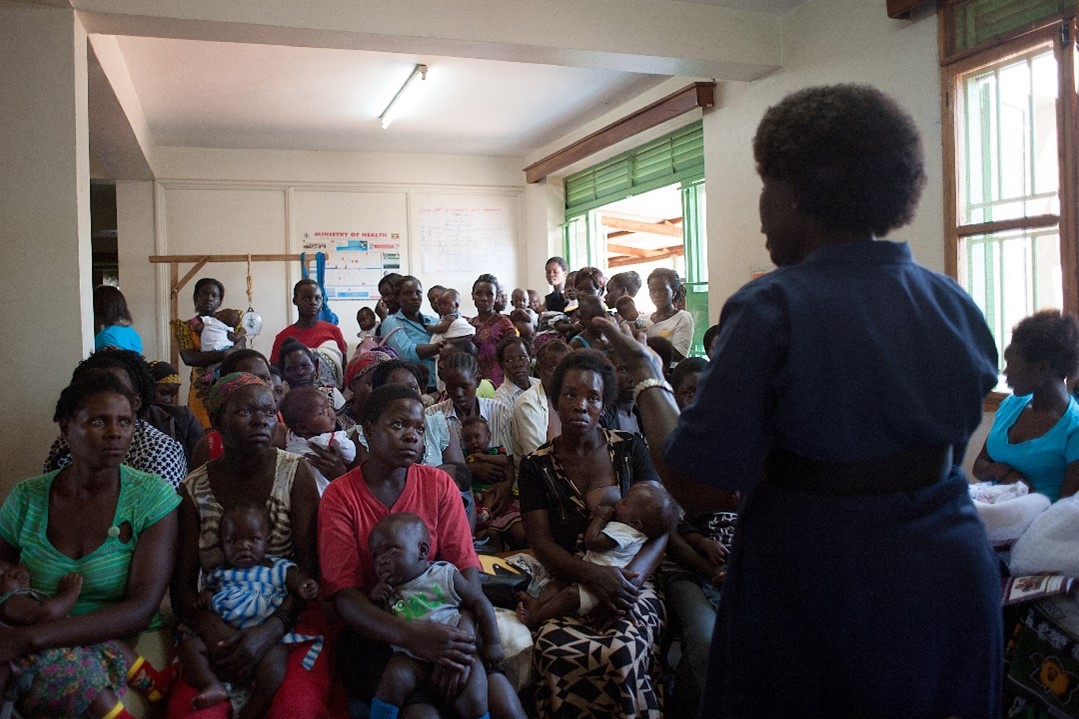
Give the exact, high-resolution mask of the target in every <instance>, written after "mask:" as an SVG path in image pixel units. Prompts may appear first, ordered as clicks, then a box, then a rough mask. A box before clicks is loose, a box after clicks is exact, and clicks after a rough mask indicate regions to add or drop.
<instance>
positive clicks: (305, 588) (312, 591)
mask: <svg viewBox="0 0 1079 719" xmlns="http://www.w3.org/2000/svg"><path fill="white" fill-rule="evenodd" d="M300 596H301V597H303V598H304V599H308V600H310V599H314V598H315V597H317V596H318V582H316V581H315V580H314V579H310V578H308V579H305V580H303V582H302V583H301V584H300Z"/></svg>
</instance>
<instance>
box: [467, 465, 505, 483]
mask: <svg viewBox="0 0 1079 719" xmlns="http://www.w3.org/2000/svg"><path fill="white" fill-rule="evenodd" d="M468 469H469V470H470V471H471V472H472V474H473V476H475V477H476V479H478V480H479V481H481V482H483V483H484V484H498V483H500V482H503V481H505V479H506V473H505V471H504V470H503V469H502V468H501V467H499V466H498V465H495V464H489V463H487V462H472V463H471V464H469V465H468Z"/></svg>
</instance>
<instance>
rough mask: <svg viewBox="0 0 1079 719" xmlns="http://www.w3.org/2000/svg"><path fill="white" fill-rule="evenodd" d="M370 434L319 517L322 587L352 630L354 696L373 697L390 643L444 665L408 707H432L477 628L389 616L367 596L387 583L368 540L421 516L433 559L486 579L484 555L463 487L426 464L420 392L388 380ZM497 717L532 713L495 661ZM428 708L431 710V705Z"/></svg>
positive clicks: (342, 655) (449, 686)
mask: <svg viewBox="0 0 1079 719" xmlns="http://www.w3.org/2000/svg"><path fill="white" fill-rule="evenodd" d="M363 429H364V436H365V437H366V438H367V443H368V447H369V449H370V454H369V456H368V457H367V459H366V460H365V461H364V462H363V464H361V465H360V466H359V467H357V468H356V469H353V470H352V471H351V472H349V473H348V474H346V475H344V476H343V477H340V478H338V479H337V480H336V481H334V482H332V483H331V484H330V486H329V487H327V488H326V493H325V494H324V495H323V499H322V504H321V505H320V507H319V517H318V546H319V566H320V568H321V570H322V587H323V591H324V592H325V594H326V596H328V597H332V598H333V601H334V606H335V607H336V609H337V612H338V614H339V615H340V617H341V618H342V619H343V620H344V621H345V623H346V624H347V625H348V627H347V628H346V629H345V630H343V631H342V632H341V634H340V635H339V638H338V645H337V655H338V667H339V668H340V670H341V673H342V678H343V680H344V683H345V686H346V688H347V689H348V693H349V695H350V696H351V697H353V698H358V699H361V700H363V701H366V702H370V701H371V698H372V697H373V696H374V692H375V689H376V687H377V686H378V681H379V677H380V676H381V675H382V671H383V669H384V668H385V665H386V662H387V661H388V660H389V657H390V654H391V651H392V650H391V646H396V647H401V648H404V649H407V650H408V651H410V652H411V653H412V654H413V655H414V656H416V657H418V658H420V659H422V660H424V661H430V662H435V663H436V668H435V669H434V671H433V675H432V680H431V684H430V686H429V687H428V688H427V692H428V693H427V695H426V696H424V697H417V700H419V701H417V702H416V703H414V704H412V705H410V706H408V707H406V709H405V712H403V714H404V713H408V712H423V711H424V710H427V711H430V710H431V709H432V708H433V705H435V704H439V703H444V702H449V703H451V704H452V700H453V699H454V698H455V697H456V696H457V694H458V693H459V691H460V688H461V686H463V684H464V681H465V679H467V671H468V669H469V667H470V666H471V663H472V658H473V657H474V656H476V654H477V647H476V639H475V631H474V630H472V629H470V628H466V627H464V626H457V627H451V626H448V625H444V624H436V623H434V622H413V623H410V622H407V621H405V620H404V619H402V618H400V617H393V616H388V615H387V614H386V613H385V612H384V611H383V610H382V609H381V608H379V607H378V606H377V605H376V604H375V603H374V602H372V601H371V599H370V598H369V597H368V593H369V592H370V591H371V590H372V589H373V588H374V587H375V585H376V584H377V583H378V580H379V577H378V575H377V573H376V572H375V564H374V561H373V559H372V557H371V552H370V550H369V547H368V536H369V534H370V532H371V530H372V529H373V528H374V526H375V525H376V524H377V523H378V522H379V520H381V519H382V518H383V517H385V516H387V515H388V514H391V513H396V512H412V513H413V514H416V515H418V516H419V517H420V518H421V519H423V521H424V523H425V524H426V525H427V529H428V531H429V533H430V537H431V540H430V547H429V551H430V553H429V559H432V560H442V561H446V562H450V563H451V564H453V565H454V566H456V567H457V568H458V569H459V570H460V571H461V573H462V574H463V575H464V576H465V578H466V579H468V580H469V581H471V582H473V583H478V582H479V567H480V563H479V559H478V557H477V556H476V552H475V550H474V549H473V547H472V535H471V533H470V532H469V528H468V521H467V519H466V517H465V512H464V508H463V507H462V506H461V498H460V496H461V495H460V493H459V492H458V490H457V486H456V485H455V484H454V482H453V480H452V479H451V478H450V477H449V476H448V475H447V474H446V473H445V472H442V471H441V470H439V469H436V468H434V467H425V466H422V465H420V464H418V463H417V460H418V459H419V457H420V454H421V453H422V452H423V434H424V416H423V403H422V402H421V401H420V398H419V395H418V394H416V392H414V391H413V390H412V389H410V388H408V387H405V386H403V385H396V384H388V385H386V386H384V387H380V388H378V389H377V390H375V391H374V392H372V393H371V396H370V397H369V398H368V399H367V402H366V403H365V405H364V421H363ZM487 670H488V672H489V677H488V694H489V697H490V708H491V715H492V716H498V717H508V716H523V715H524V712H523V711H522V709H521V705H520V702H519V701H518V700H517V697H516V695H515V694H514V693H513V691H512V688H511V687H510V685H509V681H508V680H507V679H506V677H505V676H504V675H502V674H500V673H499V672H498V668H497V667H487ZM425 705H426V706H425Z"/></svg>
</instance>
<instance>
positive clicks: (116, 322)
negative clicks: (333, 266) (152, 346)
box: [94, 285, 142, 355]
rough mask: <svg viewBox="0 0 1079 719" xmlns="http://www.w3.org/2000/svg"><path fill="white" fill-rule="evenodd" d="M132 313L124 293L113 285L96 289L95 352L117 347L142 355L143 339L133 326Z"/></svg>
mask: <svg viewBox="0 0 1079 719" xmlns="http://www.w3.org/2000/svg"><path fill="white" fill-rule="evenodd" d="M132 321H133V320H132V319H131V311H130V310H128V309H127V300H126V299H125V298H124V293H123V292H121V291H120V290H118V289H116V288H115V287H113V286H111V285H101V286H99V287H96V288H94V327H95V328H96V329H97V330H98V332H97V334H96V335H94V351H95V352H96V351H97V350H99V349H102V348H104V347H116V348H118V349H122V350H131V351H132V352H138V353H139V354H140V355H141V354H142V338H141V337H139V333H138V332H136V331H135V328H134V327H132V326H131V323H132Z"/></svg>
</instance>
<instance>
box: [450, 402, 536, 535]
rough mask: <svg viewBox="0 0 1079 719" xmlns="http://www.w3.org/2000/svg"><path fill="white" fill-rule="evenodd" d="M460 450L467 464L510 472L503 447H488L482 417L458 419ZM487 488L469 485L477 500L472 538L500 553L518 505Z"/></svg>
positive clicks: (517, 517) (516, 518) (518, 512)
mask: <svg viewBox="0 0 1079 719" xmlns="http://www.w3.org/2000/svg"><path fill="white" fill-rule="evenodd" d="M461 449H462V451H463V452H464V454H465V461H466V462H468V463H469V464H470V465H471V464H473V463H474V462H486V463H488V464H493V465H495V466H497V467H501V468H502V471H503V472H509V470H510V458H509V457H508V456H507V451H506V448H505V447H498V446H495V447H492V446H491V428H490V426H489V425H488V424H487V420H485V419H484V418H483V417H481V416H478V415H477V416H474V417H466V418H465V419H463V420H461ZM490 487H491V485H489V484H481V483H478V482H476V481H475V480H473V482H472V494H473V495H474V496H475V498H476V535H475V536H476V539H478V540H481V541H485V542H486V545H487V549H489V550H491V551H495V552H499V551H502V549H504V548H505V542H504V541H503V537H502V536H501V535H502V533H503V532H506V531H507V530H509V528H510V527H511V526H513V525H514V524H515V523H520V519H521V505H520V502H518V501H517V499H516V498H515V497H512V496H510V497H507V496H502V495H499V494H498V493H496V492H494V491H490ZM507 494H508V493H507ZM515 539H518V538H517V537H515Z"/></svg>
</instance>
